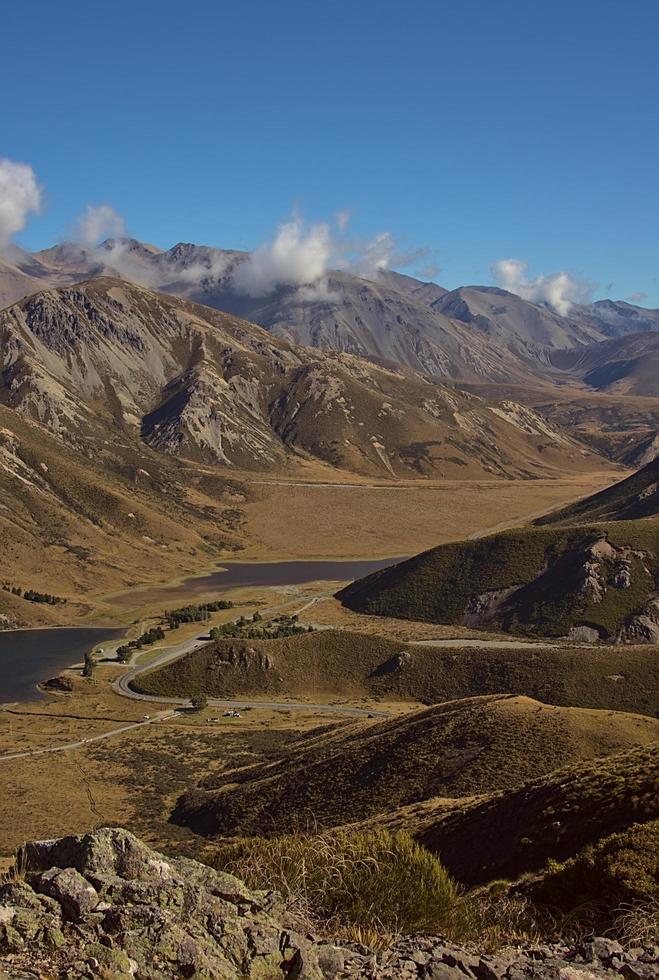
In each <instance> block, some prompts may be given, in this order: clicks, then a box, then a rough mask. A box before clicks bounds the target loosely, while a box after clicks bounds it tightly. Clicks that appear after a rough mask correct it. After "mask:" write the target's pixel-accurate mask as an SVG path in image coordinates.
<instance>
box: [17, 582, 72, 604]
mask: <svg viewBox="0 0 659 980" xmlns="http://www.w3.org/2000/svg"><path fill="white" fill-rule="evenodd" d="M2 588H3V590H4V591H5V592H11V594H12V595H15V596H18V597H19V598H22V599H26V600H27V602H47V603H48V605H50V606H57V605H59V603H61V602H67V601H68V600H67V599H65V598H63V597H62V596H59V595H52V594H51V593H50V592H37V591H36V589H22V588H21V586H20V585H11V584H10V583H9V582H5V583H4V584H3V586H2Z"/></svg>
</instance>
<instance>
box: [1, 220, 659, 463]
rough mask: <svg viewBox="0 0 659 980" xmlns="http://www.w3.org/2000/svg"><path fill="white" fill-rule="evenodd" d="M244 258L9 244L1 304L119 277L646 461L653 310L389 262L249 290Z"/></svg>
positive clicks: (186, 247)
mask: <svg viewBox="0 0 659 980" xmlns="http://www.w3.org/2000/svg"><path fill="white" fill-rule="evenodd" d="M249 260H250V255H249V253H246V252H240V251H235V250H233V251H232V250H224V249H216V248H210V247H207V246H200V245H194V244H186V243H179V244H178V245H175V246H174V247H172V248H170V249H168V250H166V251H163V250H160V249H158V248H156V247H155V246H152V245H148V244H144V243H141V242H138V241H136V240H134V239H118V240H116V239H111V240H108V241H106V242H104V243H103V244H102V245H100V246H95V247H93V248H92V247H89V246H84V245H80V244H75V243H66V244H63V245H57V246H54V247H53V248H50V249H46V250H43V251H41V252H36V253H32V254H28V253H25V252H21V251H20V250H18V249H13V250H11V251H10V252H8V253H6V254H5V256H4V258H0V305H6V306H9V305H11V304H12V303H13V302H16V301H20V300H22V299H24V298H25V297H28V296H30V295H33V294H35V293H37V292H40V291H43V290H44V289H50V288H62V287H65V286H70V285H73V284H76V283H80V282H83V281H86V280H88V279H92V278H98V277H110V278H114V279H124V280H127V281H129V282H132V283H134V284H137V285H141V286H142V287H144V288H148V289H152V290H154V291H157V292H160V293H166V294H170V295H174V296H177V297H179V298H182V299H187V300H191V301H193V302H195V303H198V304H201V305H203V306H206V307H210V308H212V309H217V310H221V311H222V312H225V313H229V314H231V315H233V316H236V317H240V318H241V319H244V320H247V321H249V322H250V323H254V324H257V325H259V326H261V327H263V328H264V329H265V330H267V331H268V333H269V334H270V335H271V337H274V338H277V339H278V340H282V341H287V342H289V343H290V344H293V345H294V346H298V347H299V346H302V347H311V348H315V349H318V350H325V351H333V352H336V353H338V354H352V355H354V356H356V357H359V358H362V359H365V360H368V361H371V362H372V363H374V364H377V365H380V366H382V367H384V368H392V367H393V368H395V370H397V371H400V369H401V368H409V369H411V370H412V371H413V372H415V374H417V375H421V376H424V377H426V378H430V379H433V380H434V381H437V380H439V381H441V382H442V383H445V384H448V385H450V386H459V387H460V388H462V389H468V390H470V391H471V392H472V393H474V394H477V395H481V396H483V397H485V398H486V399H488V400H490V401H493V402H502V401H513V402H517V403H521V404H523V405H524V406H525V407H526V408H528V409H532V410H533V411H535V412H537V413H538V414H540V415H541V416H543V417H544V418H545V420H547V421H548V422H549V423H550V424H551V426H552V427H553V428H555V429H559V430H569V431H570V432H571V433H572V435H573V436H575V437H576V438H577V439H578V440H579V441H580V442H582V443H585V444H586V445H587V446H588V447H589V449H590V450H592V451H594V452H596V453H598V454H601V455H603V456H605V457H608V458H609V459H611V460H614V461H616V462H620V463H622V464H623V465H631V466H633V465H642V464H643V463H645V462H647V461H648V460H649V459H650V458H652V457H653V455H654V454H656V452H657V449H658V448H659V443H658V441H657V440H658V438H659V436H658V434H659V407H658V405H657V402H656V401H654V399H655V398H656V396H657V394H658V389H657V378H658V377H659V370H658V367H659V363H658V362H659V311H658V310H651V309H644V308H642V307H639V306H634V305H632V304H630V303H628V302H625V301H613V300H601V301H598V302H595V303H591V304H586V305H578V304H575V305H573V306H572V307H571V309H570V310H569V313H568V315H566V316H562V315H560V314H558V313H557V312H556V311H555V310H554V309H552V308H551V307H550V306H548V305H546V304H538V303H532V302H529V301H528V300H525V299H523V298H522V297H520V296H517V295H515V294H513V293H510V292H507V291H505V290H503V289H500V288H498V287H492V286H478V285H475V286H464V287H460V288H457V289H453V290H446V289H444V288H443V287H442V286H439V285H437V284H436V283H433V282H423V281H420V280H418V279H415V278H414V277H412V276H407V275H403V274H401V273H398V272H393V271H380V272H376V273H373V274H372V277H371V278H364V277H363V276H359V275H356V274H354V272H350V271H346V270H343V271H333V272H329V273H328V274H327V275H326V276H325V277H324V278H323V279H321V280H320V281H318V282H316V283H315V284H311V285H310V286H299V285H286V284H279V285H271V286H270V287H269V288H266V287H263V288H262V289H261V290H260V292H259V291H258V290H257V291H256V293H255V291H254V289H253V288H252V287H251V286H250V287H249V290H248V289H247V288H246V287H244V286H240V285H239V284H240V281H241V280H240V271H241V269H244V267H245V263H247V262H249ZM622 396H624V397H622ZM612 398H613V401H611V399H612Z"/></svg>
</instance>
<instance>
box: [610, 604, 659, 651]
mask: <svg viewBox="0 0 659 980" xmlns="http://www.w3.org/2000/svg"><path fill="white" fill-rule="evenodd" d="M616 642H617V643H659V598H657V599H651V600H650V602H648V604H647V605H646V606H645V607H644V608H643V609H642V610H641V612H640V613H639V614H638V615H637V616H634V617H633V618H632V619H630V620H629V622H628V623H626V625H625V626H624V627H623V629H622V630H621V631H620V633H619V634H618V636H617V638H616Z"/></svg>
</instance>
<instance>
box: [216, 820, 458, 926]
mask: <svg viewBox="0 0 659 980" xmlns="http://www.w3.org/2000/svg"><path fill="white" fill-rule="evenodd" d="M213 864H214V866H215V867H216V868H217V869H219V870H222V871H228V872H230V873H232V874H235V875H237V876H238V877H239V878H242V879H244V880H245V881H246V882H247V884H248V885H249V886H251V887H252V888H263V889H272V890H275V891H277V892H279V893H280V894H281V895H283V897H284V899H285V901H286V903H287V905H288V907H289V908H290V909H291V910H292V911H294V912H296V913H297V914H298V915H300V916H301V917H302V918H304V919H305V920H307V921H308V922H309V923H313V924H314V926H316V927H318V928H321V929H324V930H326V931H328V932H334V933H336V932H343V933H344V934H346V933H347V934H350V933H351V932H352V934H354V932H355V930H358V931H364V930H366V931H369V930H375V931H377V932H378V933H381V932H383V931H387V932H388V931H396V932H398V931H400V932H405V933H419V932H435V931H437V929H438V928H440V927H441V925H442V924H443V923H445V922H446V921H447V919H448V916H449V914H450V912H451V910H452V908H453V906H454V905H455V902H456V899H457V890H456V886H455V885H454V883H453V881H452V880H451V878H450V877H449V875H448V873H447V872H446V871H445V869H444V868H443V867H442V865H441V864H440V862H439V861H438V860H437V858H436V857H435V856H434V855H432V854H431V853H430V852H429V851H426V850H425V849H424V848H422V847H420V846H419V845H418V844H416V843H415V842H414V841H413V840H412V838H411V837H410V836H409V835H408V834H406V833H404V832H402V831H399V832H397V833H390V832H389V831H372V832H369V833H349V832H347V831H339V832H337V833H336V834H322V835H290V836H284V837H275V838H271V839H265V838H253V839H250V840H245V841H239V842H237V843H235V844H229V845H226V846H224V847H222V848H221V849H220V851H219V852H218V854H217V855H216V858H215V860H214V862H213Z"/></svg>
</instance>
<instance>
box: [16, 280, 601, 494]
mask: <svg viewBox="0 0 659 980" xmlns="http://www.w3.org/2000/svg"><path fill="white" fill-rule="evenodd" d="M0 350H1V351H2V354H1V355H0V371H1V379H2V380H1V381H0V401H1V402H3V403H4V404H5V405H6V406H7V407H8V408H10V409H12V410H13V411H16V412H18V413H20V414H21V415H22V416H24V417H27V418H29V419H32V420H34V421H36V422H38V423H40V424H41V425H44V426H46V427H47V428H48V429H50V430H51V431H52V432H53V433H54V434H55V435H56V436H58V437H59V438H62V439H65V440H66V442H67V444H68V445H71V446H78V447H83V446H86V447H89V445H92V446H95V447H97V446H98V445H99V444H103V443H106V442H107V438H108V434H109V433H110V432H115V433H116V434H117V435H119V434H121V435H122V436H123V437H125V438H129V439H132V440H134V441H135V443H136V444H139V443H142V444H146V445H148V446H149V447H152V448H153V449H155V450H156V451H158V452H160V453H166V454H169V455H174V456H181V457H184V458H186V459H190V460H193V461H197V462H205V463H212V464H219V465H221V466H225V467H233V468H236V469H247V470H249V469H252V470H258V471H262V470H267V469H272V468H280V469H281V468H282V467H285V466H286V465H289V464H290V463H291V461H294V460H295V458H296V457H302V458H315V459H320V460H322V461H323V462H325V463H329V464H331V465H334V466H338V467H341V468H343V469H346V470H349V471H352V472H357V473H364V474H369V475H375V474H379V475H383V476H411V477H415V476H424V475H433V474H434V475H442V476H450V475H458V474H459V475H460V476H466V475H467V474H468V473H473V474H474V475H475V474H476V473H480V474H483V473H490V474H491V475H493V476H499V475H500V476H510V475H517V476H530V475H540V474H546V475H550V474H551V473H552V472H556V471H558V470H561V469H562V470H563V471H565V470H566V469H579V468H582V469H587V468H591V469H592V468H593V467H594V466H596V465H597V462H596V460H597V457H596V456H594V454H592V453H590V452H589V451H588V450H586V449H584V448H583V447H582V446H580V445H579V444H578V443H576V442H574V441H573V440H572V439H571V437H569V436H568V435H567V434H565V433H563V432H560V431H558V430H554V429H553V428H552V426H550V425H549V424H548V423H547V422H546V421H545V420H544V419H543V418H542V417H541V416H539V415H537V413H535V412H533V411H532V410H530V409H526V408H524V407H522V406H520V405H518V404H516V403H515V402H513V401H510V400H506V401H504V402H501V403H494V404H488V403H486V402H484V401H483V400H482V399H480V398H478V397H476V396H473V395H469V394H465V393H463V392H461V391H458V390H456V389H454V388H450V387H447V386H445V385H442V384H439V383H437V382H433V381H431V380H430V379H428V378H427V377H424V376H422V375H419V374H417V373H414V372H411V371H409V370H405V369H403V368H400V367H393V366H392V367H384V366H378V365H376V364H373V363H371V362H368V361H365V360H363V359H361V358H357V357H354V356H352V355H349V354H340V353H336V352H331V351H321V350H310V349H308V348H303V347H296V346H294V345H292V344H291V343H289V342H287V341H285V340H277V339H276V338H273V336H272V335H271V334H269V333H267V332H266V331H264V330H262V329H261V328H260V327H257V326H254V325H253V324H251V323H247V322H246V321H243V320H239V319H237V318H236V317H234V316H230V315H228V314H226V313H221V312H218V311H216V310H212V309H210V308H209V307H204V306H199V305H196V304H191V303H187V302H185V301H183V300H180V299H177V298H173V297H168V296H165V295H164V294H162V293H156V292H153V291H152V290H150V289H147V288H145V287H143V286H135V285H132V284H129V283H127V282H125V281H123V280H118V279H110V278H99V279H93V280H89V281H87V282H85V283H81V284H79V285H76V286H70V287H66V288H61V289H56V290H47V291H45V292H42V293H37V294H35V295H34V296H31V297H28V298H27V299H25V300H23V301H21V302H20V303H17V304H14V305H13V306H11V307H8V308H7V309H5V310H3V311H0ZM495 447H496V448H495Z"/></svg>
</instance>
